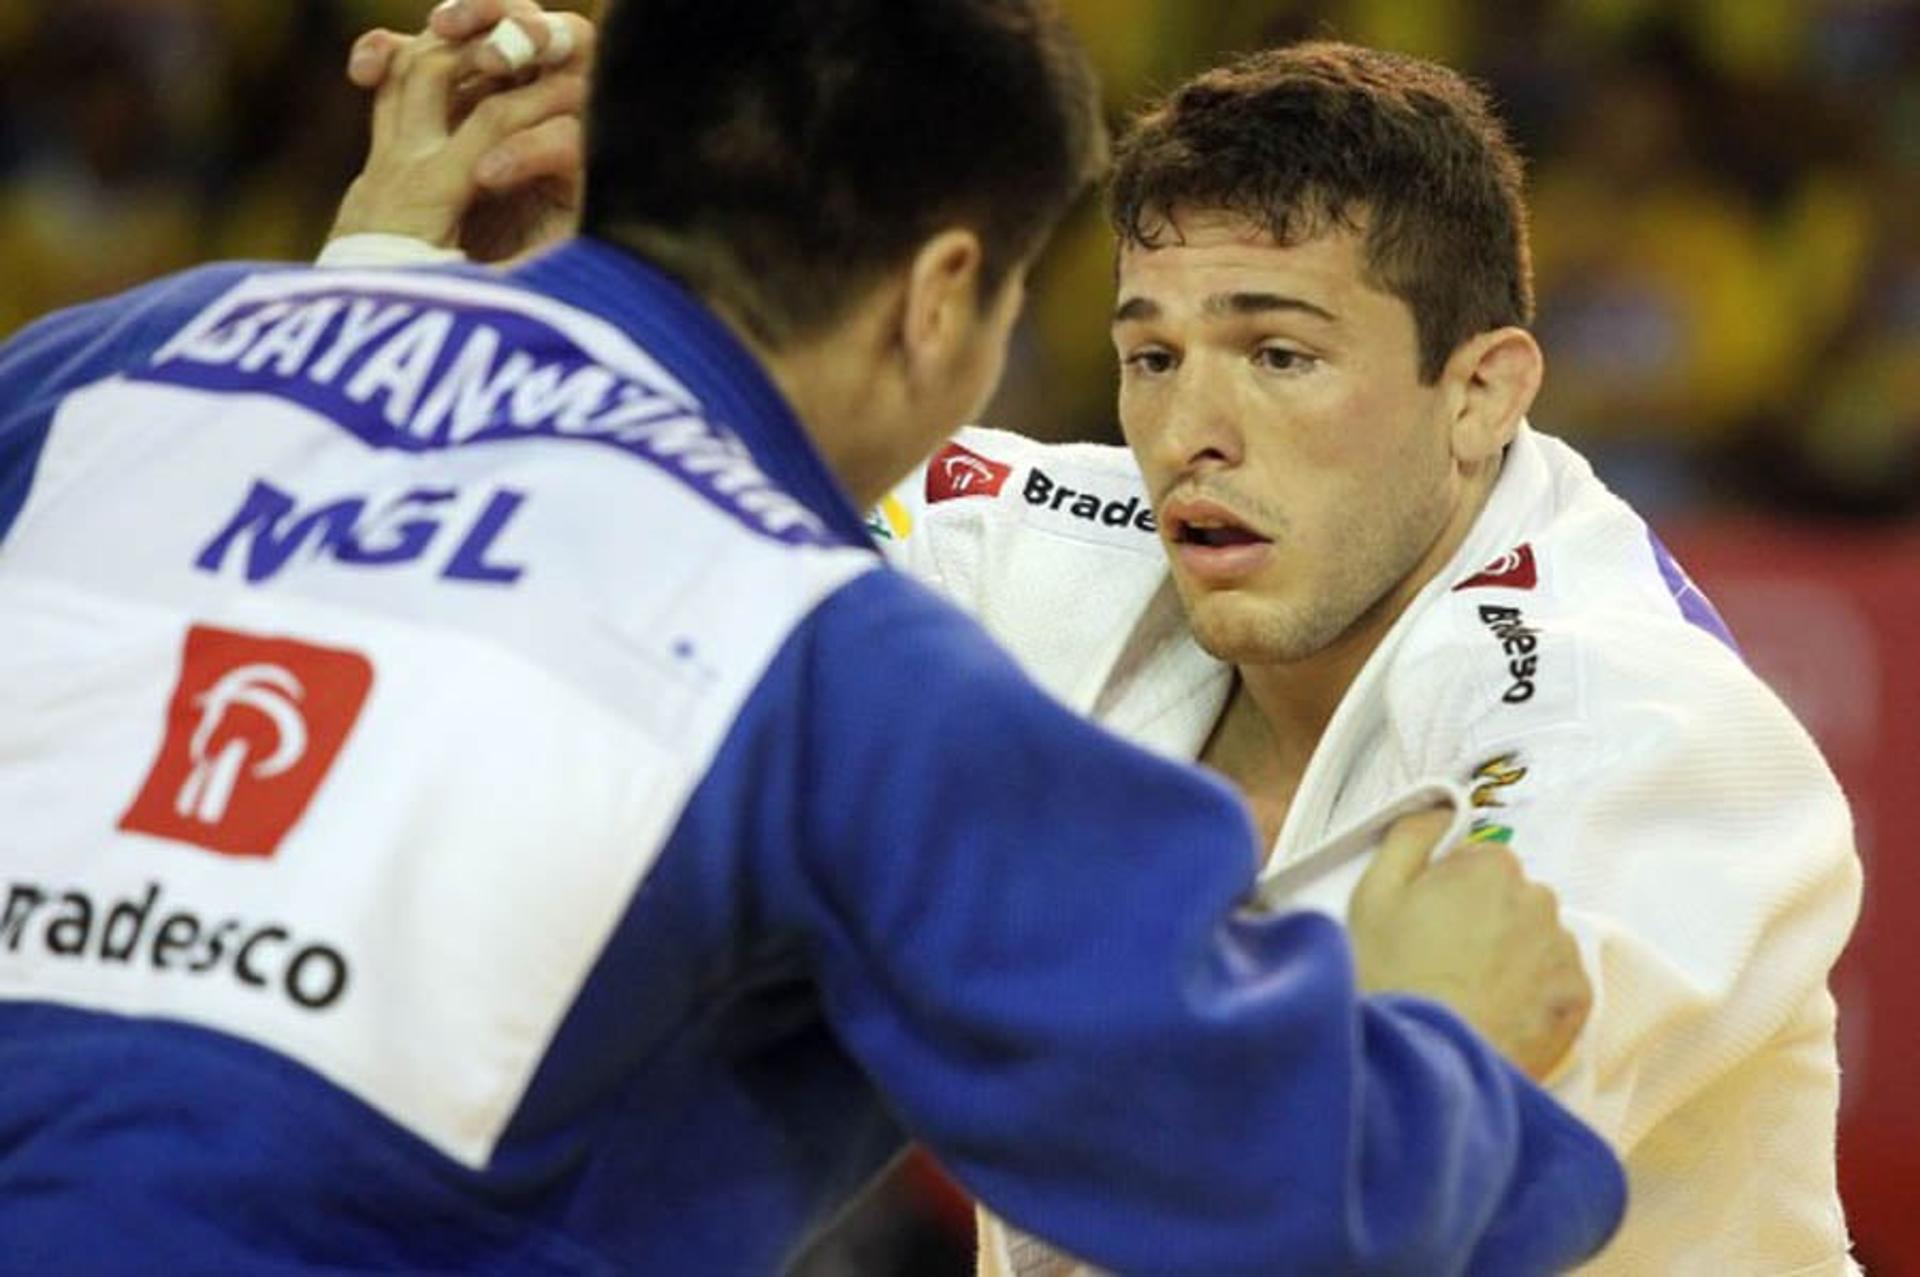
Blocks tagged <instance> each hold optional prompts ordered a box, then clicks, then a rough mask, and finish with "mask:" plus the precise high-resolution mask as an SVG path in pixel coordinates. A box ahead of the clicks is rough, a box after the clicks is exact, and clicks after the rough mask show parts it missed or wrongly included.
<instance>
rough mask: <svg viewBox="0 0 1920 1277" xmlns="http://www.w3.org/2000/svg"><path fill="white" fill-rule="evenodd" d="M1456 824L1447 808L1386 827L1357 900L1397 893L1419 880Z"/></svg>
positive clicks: (1420, 814)
mask: <svg viewBox="0 0 1920 1277" xmlns="http://www.w3.org/2000/svg"><path fill="white" fill-rule="evenodd" d="M1452 823H1453V813H1452V812H1451V811H1449V810H1448V809H1447V808H1445V807H1435V808H1433V809H1431V810H1429V811H1420V812H1415V813H1414V814H1413V815H1411V816H1402V817H1401V818H1400V819H1398V820H1396V821H1394V822H1393V824H1391V825H1389V826H1388V827H1387V832H1386V836H1385V837H1384V838H1382V839H1381V840H1380V849H1379V850H1378V851H1376V852H1374V853H1373V860H1372V862H1371V863H1370V864H1368V865H1367V872H1366V873H1365V874H1364V875H1362V876H1361V878H1360V884H1359V886H1357V887H1356V888H1354V895H1355V896H1373V895H1378V894H1379V893H1381V892H1386V891H1397V890H1399V889H1400V888H1402V887H1405V886H1406V885H1407V884H1408V883H1410V882H1412V881H1413V880H1414V879H1415V878H1418V877H1419V876H1420V874H1421V872H1422V871H1424V870H1425V869H1426V867H1427V864H1428V862H1430V861H1431V860H1432V859H1433V854H1434V852H1436V851H1438V850H1439V848H1440V840H1441V838H1443V837H1445V836H1446V832H1447V827H1448V826H1449V825H1451V824H1452Z"/></svg>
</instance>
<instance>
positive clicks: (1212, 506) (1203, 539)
mask: <svg viewBox="0 0 1920 1277" xmlns="http://www.w3.org/2000/svg"><path fill="white" fill-rule="evenodd" d="M1160 518H1161V522H1162V523H1163V524H1164V525H1165V526H1166V527H1167V529H1168V531H1169V532H1170V533H1171V534H1172V537H1171V539H1172V541H1173V543H1174V544H1175V545H1192V546H1199V547H1201V548H1203V549H1209V550H1221V549H1228V548H1231V547H1233V546H1239V545H1265V544H1267V543H1268V542H1270V541H1271V540H1272V539H1273V538H1271V537H1264V536H1261V535H1260V534H1259V533H1258V532H1255V531H1254V530H1253V529H1252V528H1250V527H1248V526H1247V525H1246V523H1244V522H1243V521H1242V520H1241V518H1240V516H1239V515H1237V514H1235V513H1234V512H1233V511H1231V510H1229V509H1227V508H1226V507H1225V506H1223V505H1221V504H1219V503H1218V502H1215V501H1211V500H1207V499H1204V498H1202V499H1200V500H1185V501H1170V502H1168V503H1167V507H1166V509H1164V510H1162V511H1161V516H1160Z"/></svg>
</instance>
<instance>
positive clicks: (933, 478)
mask: <svg viewBox="0 0 1920 1277" xmlns="http://www.w3.org/2000/svg"><path fill="white" fill-rule="evenodd" d="M1012 473H1013V467H1012V466H1006V465H1001V464H1000V463H999V462H998V461H989V460H987V459H986V458H985V457H983V456H981V455H980V454H979V453H977V452H969V451H968V450H967V449H965V448H962V447H961V446H960V445H959V444H957V443H950V444H948V445H947V446H946V447H944V448H942V449H940V451H938V452H936V453H934V454H933V460H931V461H929V462H927V504H928V505H934V504H936V503H938V502H941V501H951V500H953V499H954V498H955V497H997V496H999V495H1000V488H1001V486H1002V485H1004V484H1005V483H1006V481H1007V476H1008V475H1010V474H1012Z"/></svg>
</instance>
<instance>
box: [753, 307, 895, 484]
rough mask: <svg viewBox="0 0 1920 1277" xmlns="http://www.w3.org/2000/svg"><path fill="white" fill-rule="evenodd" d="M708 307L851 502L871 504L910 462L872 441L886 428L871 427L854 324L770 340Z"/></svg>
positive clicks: (878, 414)
mask: <svg viewBox="0 0 1920 1277" xmlns="http://www.w3.org/2000/svg"><path fill="white" fill-rule="evenodd" d="M715 310H716V313H718V314H719V316H720V318H721V320H722V321H723V322H725V323H726V325H727V326H728V327H729V328H730V329H732V330H733V333H734V335H735V336H736V337H738V338H739V339H740V341H741V342H742V344H744V345H745V346H746V347H747V349H749V350H750V351H752V352H753V355H754V357H755V358H756V359H758V360H759V361H760V365H761V367H763V368H765V369H766V370H767V375H768V376H769V377H770V378H771V379H772V380H773V384H774V385H775V386H776V387H778V388H779V391H780V394H781V395H782V397H784V398H785V399H786V401H787V404H788V406H789V407H791V408H792V409H793V413H794V416H796V417H797V418H799V420H800V425H801V428H802V429H804V430H805V431H806V433H807V437H808V438H809V439H810V440H812V442H813V446H814V447H815V448H816V449H818V450H819V453H820V455H821V457H822V458H823V459H824V460H825V461H826V463H827V468H828V469H829V470H831V471H832V472H833V475H834V477H835V478H836V479H838V480H839V481H840V485H841V486H842V487H843V488H845V489H846V490H847V495H848V496H850V497H851V498H852V499H853V503H854V508H855V509H858V510H867V509H870V508H872V507H873V506H875V505H878V504H879V502H880V499H881V498H882V497H884V496H886V494H887V492H888V491H889V490H890V489H891V488H892V487H893V485H894V484H895V483H897V482H899V480H900V478H901V477H902V475H904V474H905V472H906V470H907V468H909V467H910V466H911V464H912V458H909V459H908V463H907V465H906V466H902V465H898V464H894V462H893V460H892V458H891V457H889V456H888V455H887V450H886V449H885V448H884V447H882V446H879V445H880V444H882V443H884V442H885V441H886V440H887V439H888V438H889V432H888V431H886V430H884V429H880V428H878V427H879V426H881V424H882V423H884V422H885V421H886V420H887V418H886V416H885V414H884V413H883V412H882V410H881V405H879V404H878V403H876V402H875V398H876V396H875V392H874V387H875V385H876V384H877V381H876V378H875V377H874V376H873V375H872V374H873V364H872V362H871V361H870V360H868V359H866V358H863V353H864V351H865V349H866V343H865V342H864V341H863V340H862V339H863V337H864V334H863V333H862V332H861V331H860V330H859V329H858V328H857V327H851V326H850V327H841V328H835V329H833V330H830V331H829V332H828V333H826V334H825V335H824V336H822V337H819V338H816V339H813V340H809V341H804V342H795V343H791V344H788V345H784V346H781V347H779V348H774V347H770V346H768V345H766V344H765V343H763V342H762V341H760V340H759V339H757V338H756V337H755V336H754V334H753V332H752V331H751V330H750V329H749V328H748V327H747V326H746V325H745V324H742V323H739V322H737V321H736V320H735V318H734V317H733V316H732V315H730V314H728V313H727V312H726V310H725V309H724V308H722V307H715Z"/></svg>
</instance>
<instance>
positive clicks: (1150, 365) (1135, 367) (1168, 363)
mask: <svg viewBox="0 0 1920 1277" xmlns="http://www.w3.org/2000/svg"><path fill="white" fill-rule="evenodd" d="M1120 363H1121V366H1122V367H1124V368H1125V369H1126V370H1127V371H1128V372H1131V373H1137V374H1139V375H1141V376H1144V377H1158V376H1160V375H1162V374H1164V373H1170V372H1172V371H1173V369H1174V366H1175V360H1174V358H1173V352H1171V351H1168V350H1163V349H1161V348H1160V347H1158V346H1148V347H1145V348H1144V349H1141V350H1136V351H1134V352H1133V353H1132V354H1131V355H1128V356H1127V357H1126V358H1124V359H1122V360H1121V361H1120Z"/></svg>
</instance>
